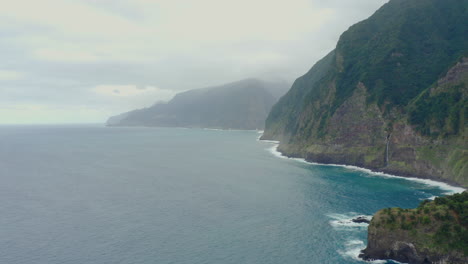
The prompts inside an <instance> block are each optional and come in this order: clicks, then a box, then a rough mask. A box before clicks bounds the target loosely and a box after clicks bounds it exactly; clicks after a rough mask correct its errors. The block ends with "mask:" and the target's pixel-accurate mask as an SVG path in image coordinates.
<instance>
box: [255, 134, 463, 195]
mask: <svg viewBox="0 0 468 264" xmlns="http://www.w3.org/2000/svg"><path fill="white" fill-rule="evenodd" d="M263 141H265V142H269V143H272V144H274V145H273V146H272V147H271V148H269V149H268V150H269V152H270V153H272V154H273V155H275V156H276V157H279V158H284V159H290V160H296V161H299V162H302V163H304V162H305V163H308V164H312V165H319V166H331V167H342V168H347V169H349V170H354V171H362V172H365V173H366V174H367V175H369V176H377V177H383V178H393V179H403V180H407V181H412V182H418V183H421V184H424V185H428V186H431V187H437V188H439V189H441V190H443V191H444V193H443V194H446V195H450V194H455V193H462V192H464V191H465V190H466V189H465V188H462V187H456V186H452V185H449V184H447V183H445V182H439V181H434V180H429V179H420V178H415V177H403V176H397V175H392V174H388V173H384V172H378V171H373V170H370V169H366V168H361V167H357V166H353V165H343V164H323V163H317V162H310V161H306V160H305V159H303V158H289V157H287V156H284V155H283V154H282V153H281V152H279V151H278V146H279V142H278V141H266V140H263ZM431 198H432V197H431ZM434 198H435V197H434Z"/></svg>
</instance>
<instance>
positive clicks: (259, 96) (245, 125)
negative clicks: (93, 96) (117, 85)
mask: <svg viewBox="0 0 468 264" xmlns="http://www.w3.org/2000/svg"><path fill="white" fill-rule="evenodd" d="M288 88H289V85H288V84H287V83H285V82H265V81H261V80H257V79H246V80H241V81H237V82H233V83H228V84H224V85H220V86H215V87H209V88H202V89H194V90H189V91H186V92H182V93H179V94H177V95H176V96H175V97H174V98H173V99H172V100H170V101H169V102H167V103H156V104H154V105H153V106H151V107H148V108H144V109H138V110H134V111H130V112H127V113H123V114H120V115H117V116H113V117H110V118H109V119H108V121H107V125H108V126H162V127H202V128H219V129H263V127H264V123H265V119H266V117H267V115H268V113H269V111H270V109H271V107H272V106H273V104H274V103H276V102H277V100H278V99H279V97H280V96H282V95H283V94H284V93H286V91H287V89H288Z"/></svg>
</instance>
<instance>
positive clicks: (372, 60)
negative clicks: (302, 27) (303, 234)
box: [263, 0, 468, 186]
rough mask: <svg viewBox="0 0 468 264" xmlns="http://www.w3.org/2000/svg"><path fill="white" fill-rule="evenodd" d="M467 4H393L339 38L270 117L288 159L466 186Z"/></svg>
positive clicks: (402, 0)
mask: <svg viewBox="0 0 468 264" xmlns="http://www.w3.org/2000/svg"><path fill="white" fill-rule="evenodd" d="M467 10H468V6H467V2H466V1H462V0H448V1H441V0H412V1H408V0H392V1H390V2H389V3H387V4H385V5H384V6H383V7H381V8H380V9H379V10H378V11H376V13H375V14H374V15H372V16H371V17H370V18H368V19H367V20H364V21H362V22H360V23H357V24H355V25H353V26H351V27H350V28H349V29H348V30H347V31H346V32H344V33H343V34H342V35H341V37H340V40H339V41H338V43H337V46H336V48H335V49H334V50H333V51H332V52H330V53H329V54H328V55H327V56H326V57H324V58H323V59H322V60H320V61H319V62H317V63H316V64H315V66H313V67H312V69H311V70H310V71H309V72H307V73H306V74H305V75H304V76H302V77H300V78H298V79H297V80H296V81H295V82H294V84H293V86H292V88H291V90H290V91H289V92H288V93H287V94H286V95H285V96H284V97H282V98H281V99H280V101H279V102H278V103H277V104H276V105H275V106H274V107H273V109H272V111H271V112H270V114H269V116H268V119H267V122H266V129H265V134H264V136H263V137H264V138H265V139H274V140H280V141H281V145H280V147H279V149H280V150H281V151H282V152H283V153H285V154H287V155H290V156H298V157H304V158H306V159H307V160H310V161H316V162H322V163H340V164H349V165H357V166H362V167H367V168H371V169H375V170H380V171H385V172H389V173H394V174H397V175H411V176H418V177H424V178H432V179H437V180H444V181H448V182H452V183H458V184H461V185H464V186H468V177H467V175H468V155H467V149H468V148H467V147H468V145H467V142H468V141H467V140H466V138H467V131H468V129H467V125H468V122H467V119H466V116H467V114H468V109H467V108H468V97H467V95H468V88H467V83H468V38H467V36H468V20H467V19H466V18H467V17H468V11H467Z"/></svg>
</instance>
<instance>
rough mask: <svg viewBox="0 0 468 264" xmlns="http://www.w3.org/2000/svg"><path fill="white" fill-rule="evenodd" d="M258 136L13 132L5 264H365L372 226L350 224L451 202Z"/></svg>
mask: <svg viewBox="0 0 468 264" xmlns="http://www.w3.org/2000/svg"><path fill="white" fill-rule="evenodd" d="M258 136H259V134H258V133H257V132H254V131H215V130H202V129H177V128H105V127H100V126H1V127H0V182H1V184H0V201H1V203H0V263H10V264H15V263H25V264H26V263H27V264H33V263H61V264H62V263H77V264H78V263H167V264H169V263H213V264H215V263H216V264H218V263H233V264H234V263H236V264H238V263H256V264H262V263H265V264H266V263H268V264H271V263H308V264H310V263H312V264H314V263H317V264H321V263H333V264H336V263H338V264H340V263H361V262H360V261H359V260H357V259H355V255H356V254H357V252H358V251H359V249H360V248H363V247H364V244H365V243H366V226H365V225H356V224H354V225H353V224H350V223H349V221H348V222H347V221H346V220H349V219H350V218H351V217H353V216H356V215H371V214H373V213H374V212H375V211H377V210H379V209H381V208H384V207H393V206H400V207H405V208H410V207H415V206H417V205H418V203H419V202H420V201H421V199H424V198H429V197H431V196H434V195H441V194H442V193H444V192H445V191H444V190H441V189H440V188H438V187H436V186H431V185H427V184H423V183H419V182H413V181H408V180H405V179H399V178H385V177H379V176H376V175H374V174H372V173H368V172H365V171H360V170H353V169H348V168H343V167H333V166H320V165H311V164H306V163H303V162H299V161H296V160H290V159H282V158H278V157H277V156H275V155H273V153H272V152H271V151H270V149H271V148H272V146H273V144H272V143H268V142H262V141H258V140H257V138H258ZM389 263H391V262H389Z"/></svg>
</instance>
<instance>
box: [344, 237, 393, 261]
mask: <svg viewBox="0 0 468 264" xmlns="http://www.w3.org/2000/svg"><path fill="white" fill-rule="evenodd" d="M365 248H366V245H365V244H364V241H362V240H357V239H351V240H348V241H346V242H345V249H344V250H338V253H339V254H340V255H341V256H342V257H344V258H349V259H353V260H357V261H361V262H365V263H375V264H384V263H387V261H386V260H372V261H365V260H363V259H361V258H359V255H360V254H361V251H362V250H363V249H365ZM397 263H398V262H397Z"/></svg>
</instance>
